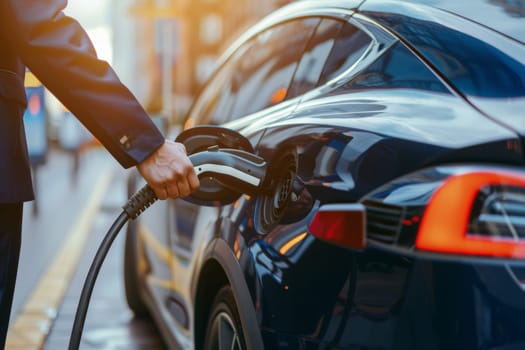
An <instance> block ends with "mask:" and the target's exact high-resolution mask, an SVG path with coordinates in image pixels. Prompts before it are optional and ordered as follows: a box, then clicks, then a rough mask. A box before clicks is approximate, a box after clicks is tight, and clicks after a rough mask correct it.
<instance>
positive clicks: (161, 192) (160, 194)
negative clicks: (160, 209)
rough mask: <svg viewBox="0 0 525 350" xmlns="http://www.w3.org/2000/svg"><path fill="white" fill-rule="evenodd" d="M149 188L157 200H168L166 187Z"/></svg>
mask: <svg viewBox="0 0 525 350" xmlns="http://www.w3.org/2000/svg"><path fill="white" fill-rule="evenodd" d="M151 188H152V189H153V191H154V192H155V195H156V196H157V198H158V199H160V200H164V199H167V198H168V191H167V190H166V187H164V186H162V185H161V186H155V187H151Z"/></svg>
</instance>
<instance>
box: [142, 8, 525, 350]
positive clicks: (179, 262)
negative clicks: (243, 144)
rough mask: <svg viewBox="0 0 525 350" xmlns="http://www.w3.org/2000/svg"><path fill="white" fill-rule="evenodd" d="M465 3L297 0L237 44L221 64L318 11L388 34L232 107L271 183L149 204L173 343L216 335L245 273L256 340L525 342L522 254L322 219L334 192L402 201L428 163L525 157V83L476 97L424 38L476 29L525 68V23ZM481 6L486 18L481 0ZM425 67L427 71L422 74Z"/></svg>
mask: <svg viewBox="0 0 525 350" xmlns="http://www.w3.org/2000/svg"><path fill="white" fill-rule="evenodd" d="M444 3H445V1H433V2H432V5H434V4H438V6H442V5H441V4H444ZM443 6H444V5H443ZM450 6H452V8H447V11H442V10H440V9H431V8H430V7H421V6H420V5H417V4H414V3H413V2H410V3H408V4H407V3H403V2H399V1H375V0H368V1H326V2H315V1H305V2H297V3H294V4H293V5H290V6H288V7H286V8H284V9H282V10H280V11H277V12H276V13H275V14H273V15H270V16H269V17H267V18H266V19H263V20H262V21H261V22H259V24H257V25H255V26H254V27H252V28H251V29H249V30H248V31H247V32H246V33H245V34H243V35H242V36H241V37H240V39H239V40H237V41H236V42H235V43H234V44H233V45H232V46H231V48H230V49H229V50H228V51H226V53H225V54H224V55H223V56H222V58H221V59H220V60H219V65H218V66H219V67H220V66H221V64H223V63H224V62H226V61H227V60H228V58H230V57H231V56H232V54H233V53H234V52H235V51H236V50H237V49H239V46H240V45H242V43H243V42H244V41H246V40H249V38H251V37H253V36H255V35H257V34H258V33H260V32H261V31H262V30H264V29H265V28H267V27H269V26H273V25H275V24H277V23H280V22H282V21H285V20H289V19H293V18H297V17H302V16H311V15H319V16H329V17H331V18H332V17H333V18H338V19H340V20H344V21H347V22H348V23H351V24H353V25H355V26H356V27H357V28H359V29H360V30H363V31H365V32H366V33H367V34H368V35H369V36H370V37H371V39H372V41H371V43H370V46H369V47H367V50H366V51H365V52H364V54H363V55H362V56H361V57H359V59H358V60H357V61H356V63H355V64H353V65H352V66H351V67H349V68H348V69H347V70H346V71H344V72H342V73H341V74H339V75H338V76H337V77H334V78H333V79H331V80H329V81H327V82H326V83H324V84H322V85H320V86H317V87H315V88H313V89H311V90H309V91H307V92H306V93H304V94H302V95H300V96H297V97H295V98H292V99H289V100H285V101H284V102H282V103H280V104H277V105H275V106H272V107H270V108H266V109H264V110H262V111H257V112H255V113H253V114H250V115H247V116H244V117H240V118H233V120H229V119H228V118H227V117H226V118H225V119H226V120H229V121H228V122H227V123H226V124H225V126H227V127H230V128H232V129H235V130H238V131H240V132H241V133H242V134H243V135H244V136H246V137H247V138H248V140H249V141H250V143H251V144H252V146H253V147H254V149H255V151H256V153H257V154H258V155H260V156H262V157H263V158H264V159H265V160H266V161H267V163H268V169H269V170H268V176H267V178H268V179H267V180H268V184H267V185H268V188H267V189H266V190H265V191H266V192H264V193H261V195H259V196H245V195H243V196H241V197H240V198H239V199H238V200H237V201H235V202H234V203H232V204H229V205H226V206H218V205H217V206H212V207H199V206H197V205H195V204H191V203H187V202H184V201H183V200H180V199H179V200H175V201H167V202H163V203H159V204H157V205H155V206H154V207H153V208H151V209H150V210H149V211H148V212H147V213H145V214H144V216H145V218H144V220H143V221H144V223H145V225H147V226H148V230H149V231H150V232H151V235H152V236H155V237H156V238H157V239H158V240H159V241H158V242H159V244H160V245H161V246H162V247H163V249H160V251H161V252H164V253H167V257H166V256H164V258H162V254H163V253H162V254H161V253H159V249H158V248H157V249H155V248H153V247H151V245H152V244H151V243H149V245H150V246H146V249H145V250H146V253H145V254H146V256H148V260H151V262H150V273H151V275H152V276H153V277H151V276H150V277H149V279H150V280H155V278H156V279H165V282H166V283H157V284H155V285H153V284H151V283H150V284H148V288H151V289H152V290H153V289H155V291H154V292H152V294H154V295H155V296H154V297H153V299H154V303H153V304H155V305H153V306H152V307H151V309H152V310H153V313H155V314H161V315H162V317H161V319H162V321H160V322H161V323H163V324H165V325H167V328H168V329H169V330H168V331H167V332H165V333H166V334H165V335H166V338H168V339H170V342H169V344H175V345H174V347H175V346H177V347H182V348H193V347H196V348H200V347H201V346H202V345H203V344H202V342H203V340H202V339H203V337H204V332H205V331H206V329H205V328H206V320H207V312H208V311H209V308H210V305H211V303H212V301H213V297H214V292H216V291H217V290H218V289H219V287H220V286H222V285H224V284H229V285H231V286H232V289H233V293H234V297H235V300H236V303H237V306H238V309H239V313H240V319H241V320H242V328H243V332H244V334H245V338H247V344H246V345H247V347H248V348H250V349H260V348H262V347H264V348H267V349H281V348H282V349H317V348H327V349H328V348H329V349H354V348H359V349H370V350H372V349H374V350H375V349H377V350H379V349H422V348H424V349H503V348H505V349H519V348H523V347H524V346H525V329H524V327H523V326H522V322H519V321H518V320H520V319H522V318H523V317H524V316H525V306H524V305H523V304H524V300H525V294H523V293H524V289H523V283H521V282H520V280H521V279H523V277H524V276H525V274H521V275H520V273H522V272H523V271H522V269H523V266H521V265H523V262H522V261H518V262H515V261H514V262H513V263H518V265H519V263H521V265H520V266H511V265H509V264H508V262H505V263H502V262H493V261H488V260H487V259H471V258H465V257H462V256H451V257H447V259H442V258H440V257H439V256H437V257H436V255H432V254H422V255H420V254H411V253H407V252H405V251H398V250H392V249H384V248H385V247H384V246H381V245H374V244H370V245H369V246H367V248H366V249H365V250H363V251H355V250H350V249H346V248H343V247H340V246H337V245H334V244H330V243H327V242H325V241H322V240H320V239H317V238H315V237H314V236H313V235H311V234H310V233H309V229H308V225H309V223H310V221H311V220H312V218H313V217H314V215H315V214H316V212H317V210H318V209H319V208H320V206H321V205H322V204H325V203H353V202H359V201H363V198H365V199H366V198H368V197H367V196H370V194H371V193H377V192H374V191H382V192H381V194H382V195H383V196H385V198H386V197H388V194H389V193H390V192H393V191H394V189H395V188H397V187H396V186H395V184H397V182H396V179H404V177H406V176H407V174H411V173H412V172H414V171H418V170H420V169H423V168H426V167H432V166H445V165H450V164H464V165H471V164H483V165H487V166H499V165H506V166H515V167H518V168H519V169H523V166H524V156H523V153H524V150H525V149H524V148H523V135H524V131H525V129H524V128H525V123H522V121H523V113H521V112H522V110H523V108H522V106H523V104H522V103H523V99H522V96H518V95H519V93H518V95H517V96H512V98H507V99H500V98H496V97H497V96H488V97H487V96H482V97H481V98H480V96H474V95H473V94H469V91H470V90H468V89H465V88H464V87H463V86H462V85H461V84H457V83H455V81H454V79H453V78H454V77H453V76H452V75H450V74H449V73H450V72H443V71H441V70H440V68H443V67H445V66H443V65H439V64H437V62H438V61H439V59H440V57H445V56H446V55H447V54H448V52H447V51H446V48H445V49H443V48H441V49H440V50H441V51H442V52H438V50H437V48H433V50H434V51H432V52H433V53H434V55H433V56H432V57H431V56H430V54H429V52H430V51H429V50H428V47H426V46H424V45H423V44H424V41H421V42H413V41H412V40H411V37H410V35H408V34H411V32H410V30H413V31H414V32H416V33H418V31H417V30H416V29H421V31H420V32H419V33H422V34H425V33H428V31H429V30H436V33H438V34H439V33H446V34H447V35H449V36H450V35H452V34H453V35H459V34H458V33H460V34H461V35H464V36H468V37H469V38H470V39H469V40H472V41H471V42H475V43H479V42H481V43H482V44H483V45H489V44H490V45H491V46H492V47H495V48H497V50H499V51H498V52H500V53H503V54H508V56H509V57H512V58H513V59H515V60H516V61H519V62H520V64H521V65H523V62H525V58H524V57H523V52H524V51H523V50H524V49H523V45H522V44H520V43H519V42H518V41H516V40H514V39H510V38H509V36H513V37H515V38H518V40H521V39H519V35H520V34H519V31H518V34H515V33H511V32H508V33H506V35H501V34H499V33H497V32H493V31H490V30H489V29H487V28H485V27H483V26H479V25H478V24H475V23H474V22H472V21H469V20H467V19H466V18H463V17H458V16H456V15H452V14H451V13H449V12H450V11H449V10H451V9H455V10H457V11H459V12H461V14H462V15H464V16H465V17H468V16H467V14H466V13H465V12H464V10H465V9H466V7H465V6H466V5H465V4H459V3H457V2H456V4H455V5H454V4H453V2H450ZM480 6H481V7H480V8H484V7H485V6H494V5H489V4H487V3H486V2H484V3H482V5H480ZM354 11H357V12H355V13H354ZM387 12H389V13H390V15H386V13H387ZM514 13H515V12H514ZM472 17H473V18H474V21H478V22H481V23H484V22H483V20H482V19H481V12H480V13H477V12H476V13H475V14H474V15H473V16H472ZM499 22H501V21H500V20H499ZM510 22H513V23H514V22H515V21H514V20H512V21H510ZM487 23H489V22H487ZM520 23H524V22H523V20H521V22H520ZM524 28H525V27H524ZM514 29H516V27H514ZM497 30H498V31H500V32H503V31H505V29H504V28H500V27H498V28H497ZM407 33H408V34H407ZM438 34H436V35H437V36H438V37H439V35H438ZM474 46H475V45H474ZM396 52H397V53H399V52H401V53H402V55H401V56H399V57H401V58H402V59H403V60H404V59H405V58H407V57H411V58H412V61H402V62H405V64H406V65H407V67H408V68H406V69H404V68H403V69H401V70H400V72H395V71H391V70H389V69H388V68H389V67H388V64H389V63H391V62H400V61H399V57H398V61H395V60H394V59H393V58H391V55H393V54H394V53H396ZM440 55H441V56H440ZM377 67H383V68H384V69H383V70H381V69H378V68H377ZM409 71H415V72H417V74H420V75H417V77H418V79H414V77H413V76H410V75H407V74H408V73H407V72H409ZM396 74H397V75H398V76H397V77H396ZM405 78H406V79H405ZM419 78H421V79H419ZM484 86H488V87H489V88H490V86H489V84H485V85H484ZM488 90H489V92H488V94H489V95H490V89H488ZM496 90H497V89H496ZM197 117H198V116H197ZM198 122H199V121H198V118H195V120H191V121H190V123H188V124H187V125H194V123H197V124H198ZM290 162H293V164H292V165H290V164H289V163H290ZM283 169H284V171H283ZM286 169H294V170H295V174H294V175H296V176H295V178H294V181H292V183H289V184H288V185H290V186H292V187H293V190H292V192H293V194H294V197H293V199H292V200H290V201H289V202H288V203H287V205H286V206H284V207H278V206H277V205H276V208H275V209H279V210H276V211H275V212H274V213H270V214H268V213H266V212H264V210H265V208H266V207H265V206H264V205H263V204H261V203H262V202H263V200H262V199H261V198H263V197H265V198H267V199H268V202H272V199H273V200H274V202H275V203H278V202H279V200H280V199H281V198H280V197H279V196H277V195H275V196H274V197H272V192H271V191H273V190H276V189H280V188H282V187H285V186H280V180H282V179H281V177H284V176H285V175H287V174H288V173H287V172H286ZM410 179H412V178H410ZM414 179H416V180H417V181H420V182H421V184H422V187H421V188H423V187H424V186H430V185H428V184H427V183H426V182H425V181H427V182H429V183H432V181H437V180H435V179H432V178H431V177H425V176H421V175H420V174H419V173H417V176H415V177H414ZM417 181H414V182H417ZM283 183H284V180H283ZM389 186H390V187H389ZM389 191H390V192H389ZM275 193H277V192H275ZM413 195H414V196H416V197H417V198H420V199H422V198H427V199H428V197H429V195H428V194H425V193H422V194H417V193H416V194H413ZM425 196H426V197H425ZM380 197H381V196H379V197H378V198H375V199H376V200H377V201H380V200H381V198H380ZM392 198H393V197H390V199H392ZM387 204H392V203H387ZM150 212H151V213H150ZM155 212H156V213H155ZM272 215H273V216H272ZM165 218H167V219H165ZM272 220H274V222H272ZM348 234H352V231H351V228H349V232H348ZM159 237H160V238H159ZM146 245H148V243H146ZM153 245H154V244H153ZM155 254H156V255H157V256H156V257H154V255H155ZM166 261H167V262H168V263H167V264H166ZM163 264H164V265H163ZM166 268H168V270H169V272H168V273H167V272H166V271H167V270H166ZM513 269H516V270H513ZM520 271H521V272H520ZM516 276H521V277H516ZM503 286H504V287H503Z"/></svg>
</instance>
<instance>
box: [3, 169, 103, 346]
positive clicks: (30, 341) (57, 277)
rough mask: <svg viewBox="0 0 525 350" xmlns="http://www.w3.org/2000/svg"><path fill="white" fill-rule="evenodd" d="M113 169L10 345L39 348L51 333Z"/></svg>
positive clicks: (29, 302) (26, 307) (100, 183)
mask: <svg viewBox="0 0 525 350" xmlns="http://www.w3.org/2000/svg"><path fill="white" fill-rule="evenodd" d="M112 175H113V172H111V171H108V172H106V173H104V174H103V175H102V176H101V177H100V178H99V180H98V181H97V183H96V184H95V187H94V191H93V192H92V194H91V197H90V198H89V200H88V202H87V204H86V206H85V208H84V210H82V212H81V214H80V217H79V218H78V219H77V221H76V222H75V223H74V225H73V227H72V229H71V230H70V232H69V233H68V234H67V235H66V237H67V239H66V240H65V241H64V243H63V245H62V248H61V249H60V250H59V251H58V253H57V255H55V258H54V260H53V261H52V262H51V264H50V265H49V266H48V269H47V270H46V272H45V273H44V275H43V276H42V277H41V278H40V281H39V283H38V284H37V285H36V287H35V288H34V290H33V293H32V294H31V295H30V296H29V298H28V299H27V301H26V303H25V304H24V306H23V307H22V311H21V312H20V313H19V314H18V315H17V316H16V319H15V320H14V322H13V323H12V325H11V327H10V328H9V331H8V333H7V341H6V349H8V350H22V349H24V350H39V349H42V347H43V345H44V341H45V339H46V337H47V335H48V333H49V330H50V327H51V324H52V322H53V319H54V318H55V316H56V310H57V309H58V307H59V304H60V302H61V301H62V298H63V297H64V294H65V292H66V289H67V287H68V284H69V281H70V279H71V277H72V275H73V273H74V272H75V269H76V267H77V263H78V260H79V259H80V256H81V254H82V250H83V248H84V243H85V241H86V238H87V236H88V233H89V231H90V229H91V225H92V223H93V219H94V218H95V215H97V213H98V210H99V208H100V203H101V202H102V199H103V198H104V195H105V194H106V192H107V188H108V187H109V184H110V182H111V178H112Z"/></svg>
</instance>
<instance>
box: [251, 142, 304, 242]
mask: <svg viewBox="0 0 525 350" xmlns="http://www.w3.org/2000/svg"><path fill="white" fill-rule="evenodd" d="M271 164H272V166H269V167H268V172H267V176H266V183H265V184H264V188H265V190H264V191H263V192H262V193H261V194H260V195H259V196H258V197H257V202H256V206H255V215H254V217H255V225H256V228H257V231H258V232H260V233H269V232H270V231H271V230H272V229H273V228H275V226H277V225H278V224H279V222H280V221H281V219H282V218H283V216H284V214H285V211H286V208H287V207H288V204H289V203H290V201H293V200H294V198H297V193H295V191H294V189H296V190H298V191H300V186H298V185H297V183H296V182H297V181H296V174H297V155H296V153H295V152H294V151H291V150H290V151H285V152H283V153H282V156H279V158H278V159H275V160H274V161H272V162H271Z"/></svg>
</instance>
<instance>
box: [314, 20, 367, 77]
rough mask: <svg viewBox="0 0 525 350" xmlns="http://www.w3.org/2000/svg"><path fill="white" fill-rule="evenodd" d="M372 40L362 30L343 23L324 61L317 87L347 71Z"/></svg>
mask: <svg viewBox="0 0 525 350" xmlns="http://www.w3.org/2000/svg"><path fill="white" fill-rule="evenodd" d="M371 43H372V39H371V38H370V37H369V36H368V35H367V34H366V33H365V32H363V31H362V30H359V29H358V28H357V27H355V26H354V25H352V24H350V23H345V24H344V26H343V28H342V29H341V32H340V34H339V36H338V38H337V40H336V41H335V44H334V47H333V49H332V52H331V53H330V56H329V57H328V59H327V60H326V64H325V66H324V68H323V72H322V74H321V78H320V79H319V82H318V85H322V84H324V83H326V82H328V81H330V80H331V79H334V78H336V77H337V76H338V75H340V74H342V73H343V72H345V71H346V70H347V69H349V68H350V67H351V66H352V65H353V64H354V63H356V62H357V60H358V59H359V58H360V57H361V56H363V54H364V53H365V51H366V49H367V48H368V47H369V46H370V44H371Z"/></svg>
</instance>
